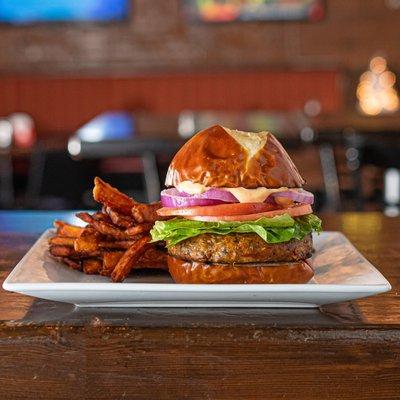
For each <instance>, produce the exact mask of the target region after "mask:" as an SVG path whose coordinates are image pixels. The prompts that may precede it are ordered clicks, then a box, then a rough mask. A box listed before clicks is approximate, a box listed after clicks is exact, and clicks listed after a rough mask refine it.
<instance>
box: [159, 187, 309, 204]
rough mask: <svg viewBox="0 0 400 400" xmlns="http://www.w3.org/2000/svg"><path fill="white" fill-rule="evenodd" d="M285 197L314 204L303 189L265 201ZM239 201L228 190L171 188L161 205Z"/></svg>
mask: <svg viewBox="0 0 400 400" xmlns="http://www.w3.org/2000/svg"><path fill="white" fill-rule="evenodd" d="M278 197H281V198H282V197H283V198H287V199H290V200H293V201H296V202H298V203H302V204H313V202H314V195H313V194H312V193H310V192H307V191H305V190H303V189H297V190H285V191H282V192H275V193H272V194H271V195H269V196H268V197H267V198H266V199H265V201H264V202H265V203H273V202H274V201H275V200H274V199H275V198H278ZM238 202H239V201H238V199H237V198H236V197H235V196H234V195H233V194H232V193H230V192H228V191H227V190H221V189H218V188H212V189H209V190H207V191H205V192H203V193H200V194H193V195H192V194H189V193H186V192H180V191H178V190H177V189H176V188H170V189H166V190H163V191H162V192H161V204H162V205H163V207H192V206H210V205H215V204H221V203H238Z"/></svg>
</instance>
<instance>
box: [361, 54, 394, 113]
mask: <svg viewBox="0 0 400 400" xmlns="http://www.w3.org/2000/svg"><path fill="white" fill-rule="evenodd" d="M395 83H396V75H395V74H394V73H393V72H391V71H389V70H388V67H387V61H386V59H385V58H384V57H381V56H377V57H373V58H372V59H371V61H370V62H369V70H368V71H366V72H364V73H363V74H362V75H361V76H360V80H359V83H358V86H357V92H356V94H357V99H358V108H359V109H360V111H361V112H363V113H364V114H367V115H379V114H385V113H386V114H389V113H394V112H396V111H398V110H399V107H400V102H399V96H398V93H397V91H396V88H395Z"/></svg>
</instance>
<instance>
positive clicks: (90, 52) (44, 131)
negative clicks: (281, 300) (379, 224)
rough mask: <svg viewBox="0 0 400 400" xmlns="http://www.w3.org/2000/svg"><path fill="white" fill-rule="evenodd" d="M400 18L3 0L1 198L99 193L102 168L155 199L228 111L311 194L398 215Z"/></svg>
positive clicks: (394, 13) (80, 198)
mask: <svg viewBox="0 0 400 400" xmlns="http://www.w3.org/2000/svg"><path fill="white" fill-rule="evenodd" d="M46 7H47V8H46ZM85 7H86V8H85ZM399 21H400V0H367V1H365V0H352V1H346V0H326V1H320V0H277V1H276V0H272V1H271V0H270V1H268V0H264V1H256V0H250V1H218V0H215V1H212V0H198V1H196V0H193V1H190V0H189V1H179V0H153V1H145V0H132V1H128V0H103V1H100V0H87V1H86V2H84V1H82V0H77V1H75V0H68V1H63V0H57V1H37V0H27V1H24V2H7V1H6V0H0V117H1V120H0V208H3V209H14V208H15V209H70V208H91V207H93V206H94V204H93V200H92V196H91V192H90V191H91V187H92V182H93V177H94V176H96V175H99V176H101V177H103V178H105V179H106V180H107V181H109V182H110V183H112V184H114V185H117V186H118V187H120V188H121V189H123V190H125V191H126V192H127V193H130V194H131V195H133V196H134V197H135V198H137V199H138V200H141V201H154V200H157V199H158V197H159V192H160V188H162V186H163V180H164V176H165V172H166V168H167V167H168V163H169V161H170V160H171V157H172V156H173V154H174V152H175V151H176V150H177V149H178V148H179V146H180V145H181V143H182V142H183V141H184V140H187V138H189V137H190V136H191V135H192V134H193V133H194V132H196V131H198V130H200V129H201V128H204V127H207V126H210V125H212V124H214V123H217V122H218V123H221V124H222V125H226V126H229V127H232V128H237V129H241V130H249V131H260V130H269V131H271V132H273V133H274V134H275V135H276V136H277V137H278V138H279V139H280V140H281V141H282V142H283V143H284V146H285V147H286V148H287V149H288V151H289V153H290V155H291V156H292V158H293V159H294V162H295V163H296V164H297V166H298V168H299V169H300V171H301V173H302V174H303V176H304V177H305V178H306V180H307V186H306V188H307V189H308V190H310V191H312V192H314V193H316V195H317V197H316V199H317V203H316V206H317V210H319V211H337V210H358V211H363V210H377V211H382V212H385V213H386V214H387V215H390V216H392V215H397V214H398V213H399V205H400V175H399V169H400V157H399V156H398V154H399V150H400V140H399V139H400V111H399V97H398V91H397V89H398V86H397V83H396V76H400V48H399V39H400V23H399Z"/></svg>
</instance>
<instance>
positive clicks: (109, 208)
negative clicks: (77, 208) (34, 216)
mask: <svg viewBox="0 0 400 400" xmlns="http://www.w3.org/2000/svg"><path fill="white" fill-rule="evenodd" d="M93 197H94V199H95V200H96V201H97V202H98V203H100V204H101V205H102V211H100V212H95V213H93V214H89V213H86V212H81V213H78V214H77V217H78V218H80V219H81V220H82V221H84V222H86V223H87V225H86V226H85V227H78V226H74V225H70V224H67V223H66V222H63V221H55V222H54V226H55V228H56V235H55V236H54V237H52V238H51V239H50V240H49V246H50V247H49V251H50V254H51V255H52V256H53V257H55V258H56V259H57V260H59V261H61V262H62V263H64V264H65V265H67V266H68V267H70V268H73V269H77V270H81V271H83V272H84V273H86V274H100V275H104V276H109V277H110V278H111V280H112V281H114V282H122V281H123V280H124V279H125V278H126V277H127V276H128V275H129V274H130V272H131V271H132V270H133V269H135V268H136V269H139V268H158V269H168V268H167V263H166V254H165V253H164V251H163V249H162V248H161V247H160V245H159V244H157V245H155V244H153V243H150V235H149V231H150V229H151V228H152V226H153V224H154V222H155V220H156V219H157V218H158V219H159V218H160V217H158V216H157V214H156V210H157V209H158V208H160V205H159V203H153V204H140V203H137V202H136V201H135V200H133V199H131V198H130V197H129V196H127V195H125V194H124V193H121V192H120V191H119V190H117V189H115V188H113V187H112V186H110V185H109V184H108V183H106V182H104V181H102V180H101V179H100V178H95V180H94V189H93Z"/></svg>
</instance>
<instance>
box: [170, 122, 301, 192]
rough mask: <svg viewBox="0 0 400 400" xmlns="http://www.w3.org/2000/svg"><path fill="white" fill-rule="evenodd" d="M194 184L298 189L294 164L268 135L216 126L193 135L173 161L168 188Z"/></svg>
mask: <svg viewBox="0 0 400 400" xmlns="http://www.w3.org/2000/svg"><path fill="white" fill-rule="evenodd" d="M183 181H191V182H193V183H199V184H202V185H204V186H208V187H229V188H235V187H243V188H247V189H254V188H257V187H267V188H279V187H288V188H298V187H302V185H303V184H304V179H303V178H302V177H301V175H300V174H299V171H298V170H297V168H296V166H295V165H294V164H293V161H292V160H291V159H290V157H289V155H288V154H287V152H286V151H285V149H284V148H283V147H282V145H281V144H280V143H279V141H278V140H277V139H276V137H275V136H274V135H272V134H271V133H269V132H258V133H252V132H242V131H237V130H232V129H228V128H225V127H223V126H221V125H214V126H212V127H210V128H207V129H204V130H202V131H200V132H198V133H197V134H196V135H194V136H193V137H192V138H191V139H190V140H189V141H188V142H186V143H185V144H184V145H183V146H182V148H181V149H180V150H179V151H178V153H177V154H176V155H175V157H174V158H173V160H172V162H171V164H170V166H169V169H168V172H167V177H166V180H165V185H166V186H177V185H179V184H180V183H181V182H183Z"/></svg>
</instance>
